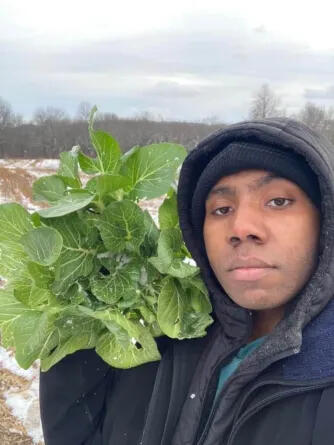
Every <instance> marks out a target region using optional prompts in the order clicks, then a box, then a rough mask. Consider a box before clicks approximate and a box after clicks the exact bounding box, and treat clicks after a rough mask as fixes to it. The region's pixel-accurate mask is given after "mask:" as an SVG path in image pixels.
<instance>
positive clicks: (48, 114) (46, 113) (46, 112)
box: [33, 107, 69, 125]
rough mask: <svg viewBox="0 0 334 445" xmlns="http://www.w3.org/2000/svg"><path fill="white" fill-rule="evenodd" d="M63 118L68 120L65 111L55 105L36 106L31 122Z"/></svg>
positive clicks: (44, 122) (41, 123) (36, 122)
mask: <svg viewBox="0 0 334 445" xmlns="http://www.w3.org/2000/svg"><path fill="white" fill-rule="evenodd" d="M64 120H69V118H68V116H67V114H66V112H65V111H64V110H62V109H61V108H56V107H46V108H37V110H36V111H35V113H34V117H33V122H34V123H35V124H37V125H43V124H46V123H50V122H60V121H64Z"/></svg>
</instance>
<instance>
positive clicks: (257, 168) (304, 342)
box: [41, 119, 334, 445]
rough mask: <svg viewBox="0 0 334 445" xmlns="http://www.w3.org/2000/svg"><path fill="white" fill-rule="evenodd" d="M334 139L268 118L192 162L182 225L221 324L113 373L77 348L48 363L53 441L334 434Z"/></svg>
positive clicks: (167, 444) (163, 442) (222, 134)
mask: <svg viewBox="0 0 334 445" xmlns="http://www.w3.org/2000/svg"><path fill="white" fill-rule="evenodd" d="M333 150H334V149H333V148H332V147H331V146H330V144H329V143H328V142H327V141H325V140H324V139H322V138H321V137H320V136H319V135H317V134H315V133H314V132H312V131H311V130H310V129H308V128H307V127H305V126H304V125H302V124H300V123H297V122H295V121H292V120H289V119H267V120H263V121H254V122H244V123H240V124H236V125H232V126H230V127H228V128H226V129H224V130H222V131H219V132H217V133H215V134H213V135H211V136H210V137H209V138H207V139H206V140H204V141H203V142H202V143H200V144H199V146H198V147H197V148H196V149H195V150H193V151H192V152H191V153H190V154H189V156H188V157H187V159H186V161H185V162H184V164H183V167H182V171H181V176H180V182H179V191H178V200H179V216H180V226H181V229H182V232H183V236H184V239H185V242H186V244H187V247H188V249H189V250H190V252H191V253H192V255H193V257H194V259H195V260H196V262H197V264H198V265H199V267H200V268H201V271H202V275H203V278H204V280H205V283H206V286H207V287H208V290H209V292H210V296H211V299H212V303H213V307H214V317H215V322H214V323H213V325H212V326H211V327H210V329H209V330H208V335H207V336H206V337H204V338H202V339H196V340H183V341H172V340H169V339H166V338H162V339H160V341H159V347H160V349H161V352H162V360H161V362H155V363H149V364H146V365H143V366H140V367H138V368H134V369H130V370H126V371H124V370H115V369H111V368H110V367H109V366H108V365H107V364H105V363H104V362H103V361H102V360H100V359H99V357H98V356H97V355H96V354H95V352H94V351H79V352H78V353H75V354H72V355H71V356H68V357H66V358H65V359H64V360H63V361H62V362H61V363H59V364H58V365H56V366H55V367H53V368H52V369H51V370H50V371H48V372H47V373H42V374H41V415H42V422H43V430H44V434H45V443H46V445H67V444H68V445H88V444H89V445H116V444H117V445H137V444H138V445H139V444H141V445H218V444H219V445H268V444H270V445H282V444H284V445H308V444H309V445H311V444H312V445H327V444H332V443H334V427H333V422H332V407H333V406H334V341H333V339H334V303H333V302H332V296H333V289H334V286H333V285H334V273H333V270H334V269H333V268H334V263H333V261H334V256H333V248H334V241H333V230H334V225H333V215H334V151H333Z"/></svg>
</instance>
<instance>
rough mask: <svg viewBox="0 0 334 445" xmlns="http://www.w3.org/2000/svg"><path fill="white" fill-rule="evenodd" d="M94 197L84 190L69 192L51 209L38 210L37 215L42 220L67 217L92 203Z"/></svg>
mask: <svg viewBox="0 0 334 445" xmlns="http://www.w3.org/2000/svg"><path fill="white" fill-rule="evenodd" d="M94 197H95V196H94V195H92V194H91V193H89V192H87V191H85V190H74V191H69V192H68V195H66V196H64V197H63V198H61V199H60V200H59V201H57V203H56V204H55V205H54V206H53V207H50V208H48V209H42V210H39V211H38V213H39V215H40V216H42V217H43V218H56V217H59V216H63V215H68V214H69V213H73V212H75V211H76V210H79V209H83V208H84V207H86V206H87V205H88V204H90V203H91V202H92V201H93V199H94Z"/></svg>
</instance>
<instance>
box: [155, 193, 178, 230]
mask: <svg viewBox="0 0 334 445" xmlns="http://www.w3.org/2000/svg"><path fill="white" fill-rule="evenodd" d="M178 225H179V216H178V211H177V199H176V193H175V191H174V190H172V191H171V193H169V196H167V197H166V198H165V200H164V202H163V203H162V205H161V206H160V207H159V227H160V229H161V230H163V229H174V228H176V227H178Z"/></svg>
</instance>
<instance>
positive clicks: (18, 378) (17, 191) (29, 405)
mask: <svg viewBox="0 0 334 445" xmlns="http://www.w3.org/2000/svg"><path fill="white" fill-rule="evenodd" d="M57 167H58V160H56V159H44V160H41V159H37V160H36V159H32V160H27V159H24V160H10V159H0V203H5V202H14V201H15V202H19V203H20V204H22V205H23V206H24V207H26V208H27V209H28V210H29V211H35V210H37V209H38V208H40V206H38V205H37V204H36V203H34V202H33V201H32V195H31V185H32V183H33V181H35V180H36V179H37V178H39V177H40V176H44V175H49V174H54V173H55V172H56V169H57ZM160 203H161V200H160V199H158V200H152V201H151V202H147V203H145V204H144V205H143V207H145V208H146V209H147V210H148V211H149V212H150V213H151V214H152V216H153V217H154V219H155V220H157V208H158V206H159V205H160ZM38 386H39V365H38V363H35V364H34V366H33V367H32V368H31V369H29V370H27V371H24V370H22V369H21V368H19V366H18V365H17V363H16V361H15V358H14V356H13V353H12V352H11V351H9V352H8V351H6V350H5V349H4V348H2V347H1V346H0V445H33V444H38V445H43V435H42V428H41V423H40V416H39V403H38ZM59 445H61V444H59ZM73 445H75V444H73Z"/></svg>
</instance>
